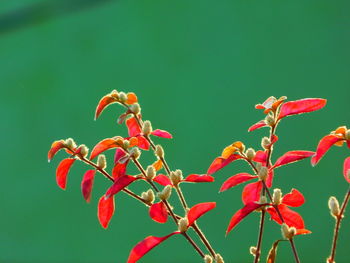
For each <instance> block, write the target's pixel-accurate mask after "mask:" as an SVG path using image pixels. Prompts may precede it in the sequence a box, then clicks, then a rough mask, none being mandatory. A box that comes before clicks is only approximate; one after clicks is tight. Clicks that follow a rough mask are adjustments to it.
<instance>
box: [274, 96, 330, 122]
mask: <svg viewBox="0 0 350 263" xmlns="http://www.w3.org/2000/svg"><path fill="white" fill-rule="evenodd" d="M326 103H327V100H325V99H302V100H296V101H288V102H286V103H284V104H283V105H282V106H281V110H280V114H279V117H278V118H279V119H282V118H284V117H286V116H290V115H295V114H301V113H306V112H312V111H316V110H319V109H322V108H323V107H324V106H325V105H326Z"/></svg>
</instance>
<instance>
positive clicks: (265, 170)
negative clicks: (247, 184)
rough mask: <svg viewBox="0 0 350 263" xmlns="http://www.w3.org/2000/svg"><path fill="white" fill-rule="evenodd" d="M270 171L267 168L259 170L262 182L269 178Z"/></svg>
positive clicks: (263, 167)
mask: <svg viewBox="0 0 350 263" xmlns="http://www.w3.org/2000/svg"><path fill="white" fill-rule="evenodd" d="M267 174H268V169H267V168H266V167H265V166H262V167H261V168H260V170H259V173H258V177H259V179H260V180H261V181H265V180H266V178H267Z"/></svg>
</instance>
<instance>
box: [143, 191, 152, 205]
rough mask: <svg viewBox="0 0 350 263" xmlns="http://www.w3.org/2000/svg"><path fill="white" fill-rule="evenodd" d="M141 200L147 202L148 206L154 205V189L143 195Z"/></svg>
mask: <svg viewBox="0 0 350 263" xmlns="http://www.w3.org/2000/svg"><path fill="white" fill-rule="evenodd" d="M141 198H142V199H143V200H145V201H146V202H147V203H148V204H152V203H153V201H154V192H153V191H152V189H149V190H148V191H147V192H143V193H142V194H141Z"/></svg>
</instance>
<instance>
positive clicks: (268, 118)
mask: <svg viewBox="0 0 350 263" xmlns="http://www.w3.org/2000/svg"><path fill="white" fill-rule="evenodd" d="M265 123H266V124H267V125H269V126H273V125H274V124H275V119H274V117H272V116H271V115H267V116H266V118H265Z"/></svg>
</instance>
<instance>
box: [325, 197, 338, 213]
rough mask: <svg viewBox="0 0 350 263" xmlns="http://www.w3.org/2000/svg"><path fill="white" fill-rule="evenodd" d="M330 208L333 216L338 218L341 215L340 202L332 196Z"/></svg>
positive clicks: (329, 203) (329, 201) (329, 202)
mask: <svg viewBox="0 0 350 263" xmlns="http://www.w3.org/2000/svg"><path fill="white" fill-rule="evenodd" d="M328 207H329V210H330V212H331V215H332V216H334V217H335V218H337V217H338V216H339V215H340V208H339V202H338V200H337V198H335V197H334V196H331V197H330V198H329V200H328Z"/></svg>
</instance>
